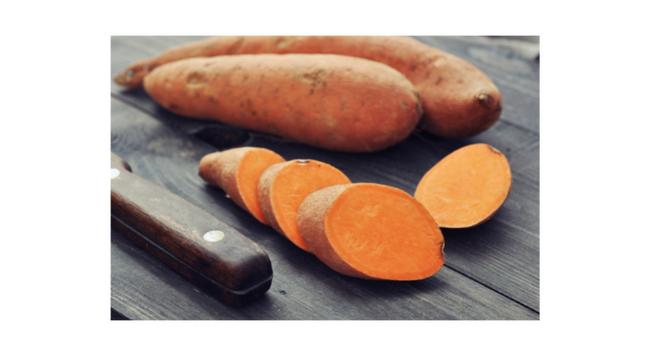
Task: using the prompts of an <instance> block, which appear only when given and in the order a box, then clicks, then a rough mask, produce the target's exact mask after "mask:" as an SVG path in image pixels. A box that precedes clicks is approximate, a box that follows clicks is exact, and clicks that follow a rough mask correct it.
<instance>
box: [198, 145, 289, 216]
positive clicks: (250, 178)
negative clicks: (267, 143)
mask: <svg viewBox="0 0 650 356" xmlns="http://www.w3.org/2000/svg"><path fill="white" fill-rule="evenodd" d="M284 161H285V160H284V158H282V157H281V156H280V155H278V154H277V153H275V152H273V151H271V150H268V149H266V148H258V147H240V148H233V149H229V150H226V151H221V152H214V153H211V154H208V155H206V156H204V157H203V158H202V159H201V162H200V163H199V175H200V176H201V178H203V179H204V180H205V181H206V182H208V183H209V184H210V185H212V186H215V187H219V188H221V189H223V190H224V191H225V192H226V194H228V196H230V198H231V199H232V201H233V202H235V204H237V205H239V206H240V207H242V208H243V209H244V210H246V211H248V212H249V213H250V214H251V215H253V216H254V217H255V218H256V219H257V220H259V221H260V222H262V223H263V224H266V225H268V222H267V221H266V218H264V214H262V210H261V209H260V204H259V201H258V199H257V183H258V181H259V179H260V176H261V175H262V172H264V170H265V169H266V168H268V167H270V166H272V165H274V164H276V163H280V162H284Z"/></svg>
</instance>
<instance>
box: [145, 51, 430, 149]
mask: <svg viewBox="0 0 650 356" xmlns="http://www.w3.org/2000/svg"><path fill="white" fill-rule="evenodd" d="M144 88H145V90H146V91H147V93H149V95H150V96H151V97H152V98H153V99H154V100H155V101H156V102H158V103H159V104H160V105H162V106H163V107H165V108H166V109H168V110H170V111H172V112H174V113H176V114H179V115H183V116H188V117H193V118H199V119H212V120H218V121H220V122H223V123H226V124H230V125H234V126H239V127H243V128H246V129H251V130H256V131H260V132H266V133H270V134H274V135H278V136H281V137H285V138H289V139H292V140H295V141H297V142H302V143H305V144H309V145H313V146H317V147H321V148H325V149H330V150H336V151H346V152H369V151H377V150H381V149H384V148H387V147H389V146H392V145H394V144H396V143H398V142H400V141H401V140H403V139H404V138H406V137H407V136H408V135H409V134H410V133H411V132H412V131H413V130H414V129H415V127H416V125H417V124H418V122H419V121H420V119H421V117H422V108H421V104H420V101H419V98H418V94H417V91H416V90H415V88H414V87H413V85H412V84H411V82H410V81H409V80H408V79H406V78H405V77H404V76H403V75H402V74H401V73H399V72H398V71H396V70H394V69H393V68H390V67H389V66H387V65H385V64H382V63H379V62H374V61H370V60H366V59H362V58H355V57H348V56H339V55H332V54H322V55H317V54H312V55H310V54H285V55H278V54H259V55H235V56H217V57H211V58H189V59H184V60H179V61H175V62H171V63H168V64H165V65H162V66H159V67H157V68H156V69H154V70H153V71H151V72H150V73H149V74H148V75H147V76H146V77H145V78H144Z"/></svg>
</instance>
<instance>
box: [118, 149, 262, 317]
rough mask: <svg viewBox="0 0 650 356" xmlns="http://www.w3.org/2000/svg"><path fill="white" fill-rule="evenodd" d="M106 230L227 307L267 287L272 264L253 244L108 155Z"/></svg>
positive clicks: (227, 226)
mask: <svg viewBox="0 0 650 356" xmlns="http://www.w3.org/2000/svg"><path fill="white" fill-rule="evenodd" d="M111 227H113V228H114V229H116V230H117V231H119V232H121V233H122V234H124V235H125V236H127V237H128V238H129V239H131V240H132V241H133V242H135V243H136V244H137V245H139V246H140V247H142V248H144V249H145V250H146V251H148V252H149V253H151V254H152V255H153V256H155V257H156V258H158V259H159V260H161V261H162V262H164V263H165V264H166V265H168V266H169V267H171V268H172V269H173V270H175V271H176V272H178V273H180V274H181V275H182V276H184V277H185V278H187V279H189V280H190V281H192V282H193V283H194V284H196V285H198V286H200V287H201V288H202V289H203V290H205V291H207V292H208V293H210V294H211V295H214V296H216V297H218V298H220V299H221V300H223V301H225V302H227V303H229V304H232V305H236V306H241V305H244V304H247V303H249V302H250V301H252V300H254V299H256V298H258V297H260V296H261V295H263V294H264V293H265V292H266V291H267V290H269V288H270V287H271V282H272V279H273V270H272V266H271V261H270V259H269V257H268V255H267V254H266V252H265V251H264V250H262V249H261V248H260V247H259V246H258V245H257V244H256V243H255V242H253V241H252V240H250V239H249V238H247V237H246V236H244V235H243V234H241V233H240V232H239V231H237V230H235V229H234V228H232V227H231V226H229V225H227V224H226V223H225V222H223V221H221V220H219V219H218V218H217V217H215V216H214V215H212V214H210V213H208V212H207V211H205V210H203V209H202V208H200V207H198V206H196V205H194V204H192V203H191V202H189V201H187V200H185V199H183V198H182V197H180V196H178V195H176V194H174V193H172V192H171V191H169V190H168V189H166V188H164V187H162V186H160V185H157V184H155V183H153V182H151V181H149V180H147V179H145V178H142V177H140V176H138V175H136V174H134V173H133V172H132V170H131V167H130V166H129V164H128V163H127V162H126V161H124V160H123V159H122V158H120V157H119V156H118V155H116V154H114V153H112V152H111Z"/></svg>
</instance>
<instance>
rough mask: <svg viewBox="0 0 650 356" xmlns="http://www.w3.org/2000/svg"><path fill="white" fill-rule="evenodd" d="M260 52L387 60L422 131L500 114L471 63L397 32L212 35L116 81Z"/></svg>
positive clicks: (461, 130) (461, 129) (468, 125)
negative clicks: (412, 93)
mask: <svg viewBox="0 0 650 356" xmlns="http://www.w3.org/2000/svg"><path fill="white" fill-rule="evenodd" d="M259 53H279V54H282V53H331V54H340V55H347V56H354V57H359V58H365V59H369V60H373V61H378V62H381V63H384V64H386V65H388V66H390V67H392V68H395V69H396V70H398V71H399V72H401V73H402V74H404V75H405V76H406V77H407V78H408V79H409V80H410V81H411V82H412V83H413V85H414V86H415V87H416V89H417V90H418V92H419V93H420V96H421V100H422V106H423V110H424V115H423V129H424V130H425V131H428V132H431V133H433V134H435V135H438V136H440V137H445V138H465V137H470V136H474V135H476V134H478V133H481V132H483V131H485V130H487V129H488V128H490V127H491V126H492V125H493V124H494V123H495V122H496V121H497V120H498V119H499V116H500V115H501V111H502V107H503V104H502V97H501V93H500V91H499V90H498V88H497V87H496V85H495V84H494V83H493V82H492V80H490V78H489V77H488V76H487V75H485V74H484V73H483V72H482V71H481V70H479V69H478V68H476V67H475V66H474V65H472V64H470V63H468V62H467V61H465V60H463V59H461V58H459V57H457V56H454V55H452V54H449V53H447V52H444V51H442V50H439V49H437V48H434V47H431V46H428V45H426V44H424V43H422V42H420V41H418V40H416V39H413V38H410V37H399V36H397V37H396V36H250V37H247V36H244V37H242V36H238V37H214V38H208V39H205V40H202V41H197V42H194V43H190V44H186V45H184V46H180V47H176V48H172V49H170V50H168V51H165V52H163V53H161V54H160V55H159V56H156V57H154V58H151V59H149V60H145V61H140V62H138V63H135V64H134V65H132V66H131V67H129V69H127V70H126V71H125V72H124V73H122V74H120V75H118V76H117V77H116V78H115V79H116V81H117V82H118V83H120V84H122V85H126V86H127V87H130V88H133V87H138V86H140V84H139V81H141V80H142V78H143V77H145V76H146V75H147V74H148V72H149V71H151V70H153V68H155V67H156V66H159V65H161V64H164V63H167V62H170V61H176V60H179V59H182V58H189V57H197V56H205V57H211V56H220V55H227V54H259Z"/></svg>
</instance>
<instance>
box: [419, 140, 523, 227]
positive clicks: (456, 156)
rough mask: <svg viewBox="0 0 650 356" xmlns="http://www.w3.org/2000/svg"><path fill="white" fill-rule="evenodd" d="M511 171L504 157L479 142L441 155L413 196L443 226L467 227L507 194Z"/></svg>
mask: <svg viewBox="0 0 650 356" xmlns="http://www.w3.org/2000/svg"><path fill="white" fill-rule="evenodd" d="M511 186H512V174H511V172H510V165H509V164H508V160H507V158H506V156H505V155H504V154H503V153H501V152H500V151H499V150H497V149H496V148H494V147H492V146H490V145H487V144H483V143H479V144H473V145H469V146H465V147H463V148H460V149H458V150H456V151H454V152H452V153H451V154H449V155H448V156H447V157H445V158H443V159H442V160H441V161H440V162H438V163H437V164H436V165H435V166H433V168H431V169H430V170H429V171H428V172H427V173H426V174H425V175H424V177H423V178H422V180H421V181H420V183H419V184H418V186H417V188H416V190H415V199H417V200H418V201H420V202H421V203H422V204H423V205H424V206H425V207H426V208H427V210H429V212H430V213H431V215H432V216H433V218H434V219H435V220H436V222H437V223H438V225H439V226H440V227H443V228H467V227H472V226H476V225H479V224H481V223H484V222H485V221H487V220H488V219H490V218H491V217H492V216H493V215H494V214H496V212H497V210H499V208H500V207H501V206H502V205H503V203H504V202H505V201H506V199H507V198H508V195H509V194H510V189H511Z"/></svg>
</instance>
